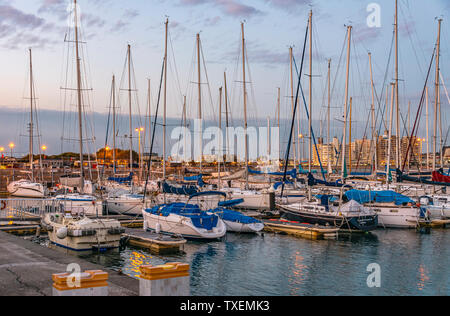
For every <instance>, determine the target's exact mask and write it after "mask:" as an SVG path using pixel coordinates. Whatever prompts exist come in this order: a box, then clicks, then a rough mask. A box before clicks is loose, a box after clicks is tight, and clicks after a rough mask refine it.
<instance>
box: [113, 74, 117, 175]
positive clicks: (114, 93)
mask: <svg viewBox="0 0 450 316" xmlns="http://www.w3.org/2000/svg"><path fill="white" fill-rule="evenodd" d="M112 103H113V132H114V133H113V168H114V174H115V173H116V150H117V149H116V147H117V146H116V76H115V75H113V78H112Z"/></svg>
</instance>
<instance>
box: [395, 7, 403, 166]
mask: <svg viewBox="0 0 450 316" xmlns="http://www.w3.org/2000/svg"><path fill="white" fill-rule="evenodd" d="M398 80H399V79H398V0H395V104H396V115H397V124H396V126H397V132H396V134H397V146H396V147H397V150H396V153H397V155H396V167H397V168H400V163H401V161H402V154H401V151H402V148H401V134H400V100H399V91H398V89H399V85H398Z"/></svg>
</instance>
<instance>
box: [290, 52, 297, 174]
mask: <svg viewBox="0 0 450 316" xmlns="http://www.w3.org/2000/svg"><path fill="white" fill-rule="evenodd" d="M289 62H290V68H291V69H290V72H291V96H290V98H291V104H292V115H295V113H294V111H295V104H294V103H295V100H294V65H293V64H294V54H293V48H292V46H291V47H289ZM292 133H293V134H295V131H292ZM292 139H293V145H294V150H293V151H294V166H295V165H296V164H297V158H296V155H297V154H296V152H297V148H296V143H297V142H296V139H298V135H297V137H293V138H292Z"/></svg>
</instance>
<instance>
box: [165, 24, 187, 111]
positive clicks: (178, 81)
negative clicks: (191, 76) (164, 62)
mask: <svg viewBox="0 0 450 316" xmlns="http://www.w3.org/2000/svg"><path fill="white" fill-rule="evenodd" d="M168 33H169V34H168V35H169V42H170V48H171V51H172V57H173V58H172V63H173V67H174V71H175V78H176V83H177V89H178V95H179V97H180V100H179V101H178V102H180V103H179V104H183V93H182V92H181V84H180V76H179V73H178V67H177V62H176V60H175V50H174V48H173V41H172V33H171V32H170V30H169V32H168ZM169 65H170V64H169Z"/></svg>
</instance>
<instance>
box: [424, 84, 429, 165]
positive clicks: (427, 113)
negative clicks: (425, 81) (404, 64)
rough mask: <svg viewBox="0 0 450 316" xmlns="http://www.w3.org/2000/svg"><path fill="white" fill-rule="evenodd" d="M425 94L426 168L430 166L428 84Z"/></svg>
mask: <svg viewBox="0 0 450 316" xmlns="http://www.w3.org/2000/svg"><path fill="white" fill-rule="evenodd" d="M425 94H426V99H427V100H426V117H427V122H426V125H427V168H426V169H427V170H428V168H430V134H429V124H430V116H429V112H428V86H427V87H426V88H425Z"/></svg>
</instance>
